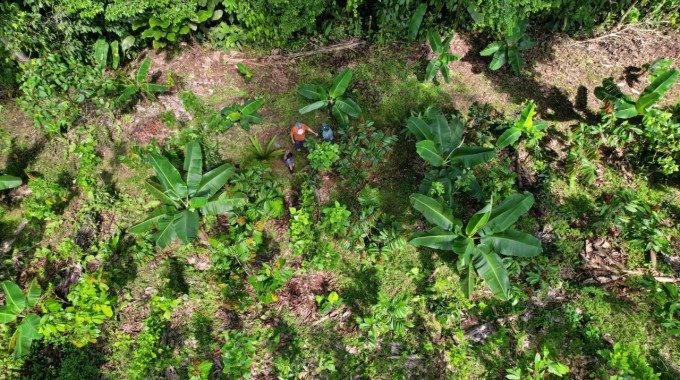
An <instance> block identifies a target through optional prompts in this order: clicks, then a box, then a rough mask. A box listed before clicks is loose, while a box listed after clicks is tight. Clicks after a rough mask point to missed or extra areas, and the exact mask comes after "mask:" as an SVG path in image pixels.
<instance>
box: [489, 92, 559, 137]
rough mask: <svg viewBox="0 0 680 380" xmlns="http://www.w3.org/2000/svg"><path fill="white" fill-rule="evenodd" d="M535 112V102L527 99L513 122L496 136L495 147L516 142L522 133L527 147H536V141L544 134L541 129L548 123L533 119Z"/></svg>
mask: <svg viewBox="0 0 680 380" xmlns="http://www.w3.org/2000/svg"><path fill="white" fill-rule="evenodd" d="M535 112H536V104H534V102H533V101H529V103H528V104H527V105H526V106H525V107H524V109H523V110H522V114H521V115H520V117H519V119H518V120H517V121H516V122H515V124H514V125H513V126H511V127H510V128H508V129H507V130H506V131H505V132H503V134H502V135H500V137H498V141H496V147H497V148H504V147H506V146H508V145H512V144H514V143H515V142H517V140H519V138H520V137H521V136H522V135H525V136H526V137H527V138H528V141H527V146H528V147H532V148H534V147H536V146H537V145H538V142H539V141H540V140H541V139H542V138H543V136H544V135H545V133H544V132H543V130H544V129H545V128H547V127H548V124H547V123H545V122H543V121H534V114H535Z"/></svg>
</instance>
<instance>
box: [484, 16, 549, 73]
mask: <svg viewBox="0 0 680 380" xmlns="http://www.w3.org/2000/svg"><path fill="white" fill-rule="evenodd" d="M526 28H527V22H526V20H519V21H518V20H516V19H514V20H512V21H509V22H508V27H507V31H506V33H505V38H504V39H503V40H501V41H494V42H492V43H490V44H489V45H487V47H486V48H484V50H482V51H481V52H480V53H479V54H480V55H482V56H484V57H487V56H490V55H493V58H492V59H491V63H489V68H490V69H491V70H493V71H496V70H498V69H500V68H501V67H503V65H505V64H506V63H508V62H509V63H510V69H511V70H512V72H513V73H514V74H515V75H519V73H520V71H521V70H522V64H523V63H522V53H521V51H522V50H527V49H531V48H532V47H534V45H535V44H536V43H535V42H534V40H533V39H531V37H529V36H527V35H526V34H525V31H526Z"/></svg>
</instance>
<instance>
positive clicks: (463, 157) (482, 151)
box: [451, 146, 496, 168]
mask: <svg viewBox="0 0 680 380" xmlns="http://www.w3.org/2000/svg"><path fill="white" fill-rule="evenodd" d="M495 155H496V150H495V149H493V148H483V147H481V146H461V147H460V148H458V149H456V150H455V151H453V153H452V154H451V161H453V162H460V163H461V164H462V165H463V167H464V168H471V167H473V166H477V165H479V164H483V163H485V162H487V161H489V160H490V159H492V158H493V157H494V156H495Z"/></svg>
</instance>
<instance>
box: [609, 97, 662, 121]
mask: <svg viewBox="0 0 680 380" xmlns="http://www.w3.org/2000/svg"><path fill="white" fill-rule="evenodd" d="M652 95H653V96H656V94H652ZM637 115H638V110H637V108H636V107H635V104H633V103H629V102H627V101H625V100H623V99H619V100H617V101H616V102H614V116H615V117H616V118H617V119H630V118H631V117H635V116H637Z"/></svg>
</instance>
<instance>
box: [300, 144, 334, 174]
mask: <svg viewBox="0 0 680 380" xmlns="http://www.w3.org/2000/svg"><path fill="white" fill-rule="evenodd" d="M307 159H308V160H309V166H311V167H312V169H314V170H328V169H330V168H331V166H333V164H334V163H336V162H337V161H338V160H339V159H340V146H339V145H337V144H332V143H327V142H322V143H320V144H314V147H313V148H311V149H310V152H309V154H308V155H307Z"/></svg>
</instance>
